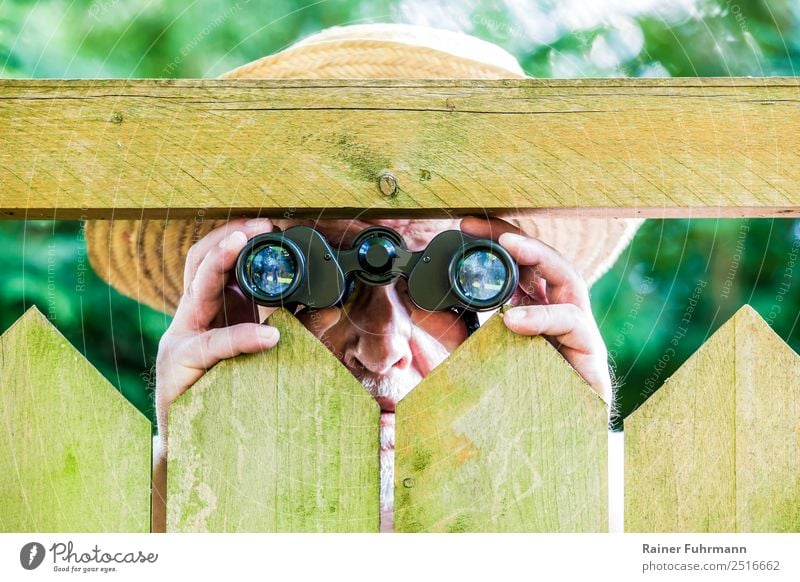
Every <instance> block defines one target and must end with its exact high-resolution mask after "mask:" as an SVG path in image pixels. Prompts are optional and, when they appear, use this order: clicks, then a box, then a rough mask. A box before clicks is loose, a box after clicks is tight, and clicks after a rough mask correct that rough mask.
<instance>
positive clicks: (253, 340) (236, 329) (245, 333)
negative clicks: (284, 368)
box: [178, 323, 280, 370]
mask: <svg viewBox="0 0 800 582" xmlns="http://www.w3.org/2000/svg"><path fill="white" fill-rule="evenodd" d="M279 339H280V333H279V332H278V329H277V328H275V327H272V326H270V325H262V324H259V323H240V324H237V325H232V326H230V327H220V328H217V329H210V330H208V331H206V332H203V333H201V334H198V335H196V336H194V337H193V338H192V339H191V340H189V341H187V342H186V343H185V344H184V346H183V347H182V348H181V353H180V356H179V360H178V361H179V363H180V364H181V365H183V366H186V367H189V368H195V369H198V370H208V369H209V368H211V367H212V366H213V365H214V364H216V363H217V362H219V361H220V360H224V359H227V358H232V357H234V356H238V355H239V354H255V353H258V352H263V351H264V350H268V349H270V348H272V347H275V344H277V343H278V340H279Z"/></svg>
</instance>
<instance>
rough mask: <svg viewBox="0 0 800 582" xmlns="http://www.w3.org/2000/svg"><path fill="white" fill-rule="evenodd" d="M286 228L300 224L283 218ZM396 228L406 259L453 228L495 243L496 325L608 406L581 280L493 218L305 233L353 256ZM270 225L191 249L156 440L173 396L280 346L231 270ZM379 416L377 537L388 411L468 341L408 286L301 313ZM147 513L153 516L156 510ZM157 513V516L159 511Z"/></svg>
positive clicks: (390, 440) (234, 227) (238, 225)
mask: <svg viewBox="0 0 800 582" xmlns="http://www.w3.org/2000/svg"><path fill="white" fill-rule="evenodd" d="M280 222H281V224H280V226H281V227H282V229H285V228H288V227H289V226H292V225H294V224H299V223H300V221H280ZM374 224H382V225H385V226H389V227H391V228H393V229H395V230H397V231H398V232H399V233H400V234H401V235H402V236H403V238H404V240H405V241H406V244H407V245H408V247H409V249H410V250H412V251H415V250H421V249H422V248H424V247H425V246H426V245H427V244H428V243H429V242H430V240H431V239H432V238H433V237H434V236H435V235H436V234H438V233H439V232H441V231H443V230H447V229H455V228H459V227H460V228H461V230H463V231H464V232H466V233H468V234H472V235H474V236H479V237H484V238H491V239H493V240H496V241H498V242H499V243H500V244H501V245H502V246H503V247H505V248H506V250H508V252H509V253H510V254H511V256H512V257H513V258H514V259H515V260H516V261H517V263H518V264H519V266H520V280H519V288H518V290H517V292H516V293H515V294H514V296H513V297H512V300H511V303H512V304H513V305H517V307H514V308H512V309H511V310H509V311H507V312H506V313H505V314H504V316H503V321H504V322H505V324H506V326H507V327H508V328H509V329H510V330H511V331H513V332H516V333H520V334H523V335H544V336H546V337H548V338H549V339H550V340H551V341H552V342H553V344H554V345H555V346H556V348H557V349H558V350H559V352H560V353H561V354H562V355H563V356H564V357H565V359H566V360H567V361H568V362H569V363H570V364H571V365H572V366H573V367H574V368H575V369H576V370H577V371H578V372H579V373H580V374H581V376H582V377H583V378H584V379H585V380H586V381H587V383H588V384H589V385H590V386H591V387H592V388H593V389H594V390H595V391H596V392H597V393H598V394H599V395H600V396H602V397H603V398H604V399H606V400H608V399H609V397H610V394H611V378H610V375H609V370H608V365H607V353H606V347H605V345H604V343H603V340H602V338H601V337H600V333H599V331H598V329H597V325H596V324H595V321H594V318H593V316H592V313H591V309H590V306H589V293H588V289H587V286H586V283H585V282H584V280H583V279H582V277H581V276H580V275H579V274H578V273H577V271H576V270H575V269H574V268H573V267H572V266H571V265H570V264H569V263H568V262H567V261H566V259H564V258H563V257H562V256H561V255H560V254H559V253H558V252H557V251H556V250H555V249H553V248H551V247H549V246H548V245H546V244H545V243H543V242H541V241H539V240H537V239H534V238H530V237H526V236H524V235H523V233H522V232H521V231H520V230H519V229H518V228H516V227H515V226H513V225H511V224H510V223H508V222H505V221H502V220H499V219H480V218H466V219H464V220H463V221H460V224H459V221H457V220H453V221H448V220H406V221H398V220H383V221H372V222H369V223H366V222H362V221H357V220H352V221H351V220H327V221H319V222H317V223H313V224H310V226H313V227H314V228H316V229H317V230H319V231H320V232H322V233H323V234H324V235H325V236H326V238H327V239H328V241H329V242H330V243H331V244H332V245H333V246H334V248H337V247H344V248H349V245H350V242H351V241H352V239H353V238H355V236H356V235H357V234H358V233H359V232H360V231H361V230H363V229H364V228H366V227H367V226H371V225H374ZM275 227H276V225H275V224H273V222H272V221H270V220H268V219H255V220H236V221H231V222H229V223H227V224H225V225H223V226H221V227H218V228H217V229H216V230H214V231H212V232H210V233H209V234H207V235H206V236H205V237H204V238H203V239H201V240H200V241H198V242H197V243H196V244H195V245H194V246H193V247H192V249H191V250H190V252H189V255H188V258H187V261H186V269H185V274H184V294H183V296H182V297H181V300H180V302H179V304H178V308H177V311H176V313H175V318H174V319H173V321H172V324H171V325H170V327H169V329H168V330H167V332H166V333H165V334H164V336H163V337H162V339H161V342H160V345H159V350H158V359H157V364H156V377H157V384H156V410H157V415H158V424H159V433H160V434H161V435H162V437H164V438H165V437H166V433H167V412H168V410H169V407H170V405H171V404H172V403H173V402H175V400H176V399H177V397H178V396H179V395H180V394H182V393H183V392H185V391H186V390H187V389H189V388H190V387H191V386H192V384H194V383H195V382H197V380H198V379H200V377H201V376H202V375H203V374H204V373H205V372H206V370H208V369H209V368H211V367H212V366H214V365H215V364H216V363H217V362H219V361H220V360H222V359H225V358H230V357H233V356H236V355H238V354H243V353H256V352H260V351H263V350H268V349H270V348H272V347H274V346H275V345H276V344H277V343H278V341H280V338H279V334H278V330H277V329H275V328H274V327H271V326H270V325H268V323H266V324H260V323H258V321H260V320H262V319H261V318H263V317H266V316H268V315H269V313H271V312H272V311H274V310H268V309H265V308H258V313H256V310H255V309H254V305H253V303H252V302H251V301H250V300H249V299H247V298H245V297H244V295H242V293H241V291H240V290H239V289H238V288H237V287H236V282H235V278H234V277H233V276H232V270H233V268H234V265H235V263H236V258H237V257H238V255H239V252H240V251H241V250H242V248H243V247H244V246H245V244H246V243H247V241H248V240H249V239H250V238H252V237H253V236H255V235H257V234H261V233H266V232H272V231H273V230H274V229H275ZM297 316H298V318H299V319H300V321H302V322H303V323H304V324H305V325H306V327H308V329H309V330H311V331H312V333H314V335H315V336H317V337H318V338H319V339H320V340H322V341H323V342H324V343H325V345H326V346H328V347H329V349H331V351H332V352H333V353H334V354H336V356H337V357H338V358H339V359H340V360H341V361H342V363H343V364H344V365H345V366H346V367H347V368H348V370H350V371H351V372H352V373H353V375H354V376H356V378H358V379H359V380H360V381H361V382H362V384H363V385H364V386H365V387H366V388H367V390H369V392H370V394H372V396H373V397H374V398H375V399H376V400H377V401H378V403H379V404H380V407H381V510H382V518H381V523H382V528H383V529H384V530H388V529H389V528H390V526H391V515H392V499H393V487H394V478H393V451H394V411H395V406H396V404H397V402H398V401H400V399H402V398H403V397H404V396H405V395H406V394H408V392H410V391H411V390H412V389H413V388H414V387H415V386H416V385H417V384H418V383H419V382H420V380H422V378H424V377H425V376H426V375H427V374H428V373H429V372H430V371H431V370H432V369H433V368H435V367H436V366H437V365H438V364H439V363H441V361H442V360H443V359H444V358H446V357H447V355H448V354H449V353H450V352H452V351H453V350H454V349H455V348H456V347H458V346H459V345H460V344H461V343H462V342H463V341H464V340H465V339H466V337H467V330H466V326H465V324H464V322H463V321H462V320H461V319H460V318H459V317H458V316H457V315H456V314H454V313H452V312H426V311H423V310H421V309H419V308H417V307H416V306H415V305H414V304H413V303H412V301H411V300H410V298H409V296H408V290H407V286H406V283H405V280H403V279H399V280H397V281H396V282H394V283H391V284H389V285H385V286H369V285H362V284H358V285H357V286H356V287H355V290H354V292H353V293H352V294H351V295H350V296H349V297H348V299H347V301H346V302H345V303H344V304H343V305H342V306H341V307H331V308H328V309H324V310H320V311H316V310H309V309H305V310H302V311H301V312H299V313H298V314H297ZM157 450H158V453H157V455H156V457H157V459H156V471H155V474H156V475H157V477H158V478H157V481H160V483H159V482H157V484H156V488H157V490H158V491H160V492H163V491H164V490H165V487H164V485H165V476H166V454H165V449H164V448H163V447H160V448H159V449H157ZM154 510H155V507H154ZM159 511H163V508H160V509H159Z"/></svg>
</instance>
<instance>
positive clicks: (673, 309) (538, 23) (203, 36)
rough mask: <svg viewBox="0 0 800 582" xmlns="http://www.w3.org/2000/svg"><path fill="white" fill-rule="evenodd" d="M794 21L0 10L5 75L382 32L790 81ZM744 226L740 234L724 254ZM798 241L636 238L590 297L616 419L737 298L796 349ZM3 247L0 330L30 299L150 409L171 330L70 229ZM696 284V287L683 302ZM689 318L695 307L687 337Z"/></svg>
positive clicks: (32, 234) (496, 11)
mask: <svg viewBox="0 0 800 582" xmlns="http://www.w3.org/2000/svg"><path fill="white" fill-rule="evenodd" d="M799 20H800V8H798V4H797V3H796V2H793V1H792V0H770V1H767V0H754V1H748V2H738V1H731V0H694V1H692V0H667V1H665V2H652V1H648V2H629V3H627V4H626V3H619V2H613V3H611V2H601V1H597V2H583V1H582V0H562V1H561V2H551V1H549V0H530V1H529V2H527V3H520V2H511V1H510V0H464V1H459V2H455V1H454V0H377V1H370V2H367V1H366V0H329V1H326V2H317V1H314V0H302V1H292V0H213V1H212V0H200V1H198V2H193V3H189V4H187V3H181V2H176V1H167V0H163V1H160V2H154V1H152V0H127V1H125V2H122V0H75V1H74V2H71V3H63V2H58V1H56V0H42V1H38V2H31V1H23V0H12V1H11V2H5V3H3V9H2V12H1V13H0V63H2V65H0V77H15V78H27V77H39V78H41V77H55V78H60V77H73V78H74V77H85V78H97V77H100V78H109V77H123V78H124V77H214V76H217V75H219V74H221V73H223V72H225V71H227V70H229V69H232V68H234V67H236V66H239V65H241V64H244V63H246V62H249V61H251V60H254V59H257V58H259V57H262V56H264V55H266V54H270V53H273V52H275V51H278V50H280V49H282V48H284V47H286V46H288V45H290V44H291V43H292V42H294V41H295V40H297V39H299V38H302V37H304V36H307V35H309V34H313V33H314V32H317V31H319V30H321V29H323V28H326V27H328V26H333V25H342V24H354V23H363V22H379V21H381V22H387V21H388V22H409V23H414V24H426V25H431V26H438V27H440V28H448V29H453V30H463V31H465V32H469V33H472V34H476V35H478V36H480V37H482V38H485V39H486V40H489V41H493V42H495V43H497V44H499V45H501V46H503V47H504V48H506V49H507V50H509V51H510V52H512V53H513V54H514V55H515V56H517V58H518V59H519V60H520V62H521V64H522V65H523V68H524V69H525V71H526V72H527V73H528V74H529V75H532V76H536V77H551V76H561V77H563V76H580V77H587V76H668V75H671V76H709V75H715V76H716V75H718V76H729V75H763V76H767V75H794V74H795V69H794V63H795V62H796V61H797V57H798V54H800V30H799V28H798V21H799ZM743 225H746V226H748V227H749V230H747V236H746V241H745V243H744V248H743V249H741V251H737V242H738V240H739V236H740V234H741V232H742V230H743ZM798 238H800V227H799V226H798V222H797V221H792V220H751V221H748V222H743V221H739V220H693V221H689V220H660V221H650V222H649V223H647V224H646V225H645V226H644V227H643V228H642V230H641V231H640V233H639V234H638V235H637V237H636V239H635V240H634V243H633V245H632V246H631V247H630V248H629V249H628V251H627V252H626V253H625V255H624V256H623V257H622V258H621V259H620V261H619V263H618V264H617V265H616V266H615V268H614V269H613V270H612V271H611V272H610V273H609V274H608V275H607V276H606V277H604V278H603V279H602V280H601V281H600V282H599V283H597V284H596V285H595V287H594V289H593V302H594V308H595V311H596V315H597V318H598V321H599V323H600V326H601V331H602V333H603V336H604V338H605V339H606V341H607V343H608V344H609V349H610V351H611V352H612V354H613V355H614V362H615V370H616V374H617V376H618V378H619V380H620V381H621V382H622V383H623V388H622V390H621V412H622V415H623V416H624V415H625V414H627V413H628V412H629V411H630V410H632V409H633V408H635V407H636V406H638V405H639V404H640V403H641V402H642V401H643V399H644V398H645V397H646V396H647V394H648V393H649V392H652V390H654V389H656V388H657V387H658V386H660V385H661V383H663V381H664V379H665V378H666V377H668V376H669V375H670V374H671V373H672V372H673V371H674V370H675V369H677V367H678V366H679V365H680V363H681V362H682V361H683V360H684V359H685V358H686V357H687V356H688V355H689V354H691V353H692V352H693V351H694V350H695V349H696V348H697V347H698V346H699V345H700V344H701V343H702V342H703V340H704V339H705V338H706V337H708V335H709V334H711V333H713V331H714V330H715V329H716V328H717V327H719V325H721V324H722V323H723V322H724V321H725V320H726V319H727V318H728V317H729V316H730V315H731V314H732V313H734V312H735V311H736V309H737V307H739V305H741V304H742V303H745V302H747V303H750V304H752V305H753V306H754V307H755V308H756V309H757V310H758V311H759V312H760V313H761V314H762V316H764V317H765V318H766V319H767V321H768V322H769V323H770V324H771V325H772V326H773V328H774V329H775V330H776V331H777V332H778V333H779V334H780V335H781V337H783V338H784V339H786V340H787V341H788V342H789V343H790V345H792V346H793V347H794V349H795V350H798V349H800V330H799V328H800V326H798V325H797V323H798V303H799V302H800V293H798V292H797V287H798V281H797V272H798V268H797V267H796V266H794V267H793V266H792V265H791V261H792V260H795V261H796V258H795V259H792V255H791V249H792V248H793V247H792V245H793V244H795V241H797V240H798ZM0 244H2V248H3V249H4V251H3V253H2V254H0V267H2V268H3V274H4V282H3V285H2V286H0V306H1V307H0V329H5V328H6V327H8V325H10V324H11V323H12V322H13V321H14V320H15V319H16V318H17V317H18V316H19V315H21V314H22V313H23V311H24V309H25V307H26V306H29V305H31V304H33V303H35V304H37V305H38V306H39V307H40V309H41V310H42V312H43V313H45V314H46V315H48V317H50V318H51V319H55V323H56V325H57V326H58V327H59V329H61V330H62V331H63V332H64V333H65V334H66V335H67V337H69V339H70V340H71V341H72V343H73V344H74V345H75V346H76V347H78V348H79V349H81V351H83V352H84V353H86V355H87V357H88V358H89V359H90V360H91V361H92V362H93V363H94V364H95V365H96V366H98V368H99V369H100V370H101V371H102V372H103V374H105V375H106V377H108V378H109V379H110V380H111V381H112V382H113V383H114V384H115V385H116V386H118V387H120V389H121V390H122V391H123V393H125V394H126V396H128V397H129V398H130V399H131V400H132V401H133V402H134V403H135V404H136V405H137V406H139V407H140V408H141V409H142V410H144V411H145V412H148V413H150V414H151V413H152V411H151V409H150V404H149V401H150V397H149V395H148V392H147V390H146V385H147V380H148V378H149V369H150V367H151V365H152V359H153V357H154V354H155V352H156V345H157V341H158V338H159V337H160V335H161V333H162V332H163V330H164V329H165V328H166V326H167V324H168V319H167V318H166V317H165V316H163V315H160V314H157V313H154V312H152V311H150V310H148V309H147V308H145V307H142V306H140V305H138V304H136V303H134V302H132V301H130V300H128V299H125V298H123V297H121V296H120V295H119V294H117V293H116V292H114V291H113V290H110V289H109V288H108V287H107V286H105V285H104V284H103V283H102V282H101V281H100V280H99V279H98V278H97V277H96V276H95V275H94V274H93V273H91V272H90V271H89V270H88V269H86V266H87V265H88V261H87V260H86V255H85V246H84V244H83V241H82V240H81V238H80V227H79V225H78V224H77V223H33V222H31V223H27V224H22V223H10V222H2V223H0ZM738 255H741V256H740V257H739V258H736V257H737V256H738ZM734 259H735V260H734ZM734 263H736V264H737V266H736V267H735V268H733V267H732V265H733V264H734ZM79 276H82V277H85V286H84V287H83V290H82V291H78V290H77V285H78V283H77V280H78V277H79ZM646 281H650V283H646ZM699 281H704V282H705V283H706V285H705V286H704V287H701V288H700V292H699V294H698V297H697V299H696V301H697V305H696V306H692V305H691V303H690V302H691V301H692V300H693V295H694V294H695V289H696V288H697V286H698V282H699ZM786 284H788V289H786V287H785V286H786ZM781 285H784V287H781ZM781 289H784V291H781ZM779 297H780V299H779ZM688 307H693V309H694V308H696V311H693V312H692V314H691V318H690V319H689V321H688V324H686V325H682V324H681V320H682V319H684V314H685V313H686V312H687V309H688ZM776 307H777V308H779V309H780V312H777V309H776ZM682 328H685V329H686V331H685V332H682V331H680V330H681V329H682ZM684 333H685V335H682V334H684ZM676 334H677V335H676ZM677 336H681V337H677ZM673 341H674V342H676V343H677V345H674V346H673V345H671V342H673ZM670 348H672V349H673V350H674V354H673V353H672V352H671V351H670ZM668 354H671V355H668ZM650 384H652V386H650ZM646 385H647V386H648V387H645V386H646Z"/></svg>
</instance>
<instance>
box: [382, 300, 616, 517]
mask: <svg viewBox="0 0 800 582" xmlns="http://www.w3.org/2000/svg"><path fill="white" fill-rule="evenodd" d="M395 430H396V445H395V458H396V461H395V462H396V471H395V531H405V532H426V531H439V532H445V531H449V532H489V531H497V532H585V531H606V530H607V527H608V517H607V515H608V504H607V470H606V465H607V436H608V414H607V410H606V406H605V404H604V403H603V401H602V400H601V399H600V398H599V397H598V396H596V395H595V393H594V392H592V391H591V389H590V388H589V387H588V386H587V385H586V383H585V382H584V381H583V380H582V379H581V378H580V376H579V375H578V374H577V372H575V370H573V369H572V368H571V367H570V366H569V364H568V363H567V362H566V361H565V360H564V358H563V357H562V356H561V355H560V354H559V353H558V352H557V351H556V350H555V349H554V348H553V347H552V346H551V345H550V344H549V343H548V342H547V341H546V340H544V339H543V338H530V337H523V336H520V335H516V334H514V333H512V332H510V331H509V330H508V329H506V327H505V325H504V323H503V322H502V319H501V317H500V316H499V315H495V316H493V317H492V318H491V319H490V320H489V321H487V322H486V323H485V324H484V325H483V326H482V327H481V328H480V329H479V330H478V331H476V332H475V333H474V334H473V335H472V336H471V337H470V338H469V339H468V340H467V341H466V342H465V343H464V344H463V345H461V346H460V347H459V348H458V349H457V350H455V351H454V352H453V353H452V354H451V356H450V357H449V358H448V359H447V360H446V361H445V362H443V363H442V364H440V365H439V366H438V367H437V368H436V369H434V370H433V371H432V372H431V374H430V375H429V376H428V377H427V378H426V379H425V380H423V382H422V383H421V384H420V385H419V386H417V387H416V388H415V389H414V390H413V391H412V392H411V393H410V394H409V395H408V396H406V397H405V398H404V399H403V400H402V401H401V402H400V403H399V404H398V410H397V422H396V429H395Z"/></svg>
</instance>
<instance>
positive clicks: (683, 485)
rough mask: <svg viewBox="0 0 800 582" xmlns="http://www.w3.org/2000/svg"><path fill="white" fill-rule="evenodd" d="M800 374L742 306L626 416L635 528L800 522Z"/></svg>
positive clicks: (794, 527) (729, 528)
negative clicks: (650, 395)
mask: <svg viewBox="0 0 800 582" xmlns="http://www.w3.org/2000/svg"><path fill="white" fill-rule="evenodd" d="M798 378H800V358H799V357H798V356H797V354H795V353H794V352H793V351H792V349H791V348H790V347H789V346H788V345H786V344H785V343H784V342H783V341H782V340H781V339H780V338H779V337H778V336H777V335H776V334H775V333H774V332H773V331H772V330H771V329H770V328H769V326H768V325H767V323H766V322H765V321H764V320H763V319H762V318H761V317H760V316H759V315H758V314H757V313H756V312H755V311H754V310H753V309H752V308H751V307H749V306H744V307H742V308H741V309H740V310H739V311H738V312H737V313H736V315H735V316H734V317H733V318H731V319H730V320H729V321H728V322H727V323H725V325H723V326H722V327H721V328H720V329H719V330H718V331H717V332H716V333H715V334H714V335H713V336H712V337H711V338H710V339H709V340H708V341H707V342H706V343H705V344H704V345H703V346H702V347H701V348H700V349H699V350H698V351H697V352H696V353H695V354H694V355H693V356H692V357H691V358H690V359H689V360H687V362H686V363H685V364H684V365H683V366H681V368H680V369H679V370H678V371H677V372H676V373H675V374H674V375H673V376H672V377H671V378H670V379H669V380H668V381H667V382H666V383H665V385H664V386H663V387H662V388H661V389H660V390H659V391H658V392H656V393H655V394H654V395H653V396H652V397H651V398H650V399H649V400H648V401H647V402H645V404H644V405H643V406H642V408H640V409H639V410H637V411H636V412H634V413H633V414H632V415H631V416H629V417H628V418H627V419H626V421H625V440H626V454H625V457H626V459H625V528H626V531H640V532H798V531H800V387H798Z"/></svg>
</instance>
